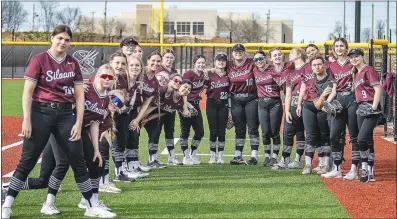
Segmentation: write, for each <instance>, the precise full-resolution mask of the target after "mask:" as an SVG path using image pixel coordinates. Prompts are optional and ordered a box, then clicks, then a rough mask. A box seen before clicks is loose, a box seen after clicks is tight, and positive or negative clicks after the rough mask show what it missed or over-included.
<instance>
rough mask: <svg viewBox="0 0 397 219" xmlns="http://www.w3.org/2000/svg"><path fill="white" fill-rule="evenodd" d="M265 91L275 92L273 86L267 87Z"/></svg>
mask: <svg viewBox="0 0 397 219" xmlns="http://www.w3.org/2000/svg"><path fill="white" fill-rule="evenodd" d="M265 90H266V92H268V93H270V92H272V91H273V88H272V86H265Z"/></svg>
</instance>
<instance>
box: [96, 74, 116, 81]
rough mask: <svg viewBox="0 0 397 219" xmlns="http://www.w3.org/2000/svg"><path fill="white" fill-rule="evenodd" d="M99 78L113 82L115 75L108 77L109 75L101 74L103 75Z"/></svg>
mask: <svg viewBox="0 0 397 219" xmlns="http://www.w3.org/2000/svg"><path fill="white" fill-rule="evenodd" d="M99 77H100V78H102V79H105V80H106V79H109V80H111V81H113V80H114V76H113V75H108V74H101V75H99Z"/></svg>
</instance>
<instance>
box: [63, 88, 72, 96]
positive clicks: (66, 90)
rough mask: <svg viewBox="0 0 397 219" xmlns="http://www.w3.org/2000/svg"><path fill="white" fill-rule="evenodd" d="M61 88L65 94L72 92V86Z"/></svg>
mask: <svg viewBox="0 0 397 219" xmlns="http://www.w3.org/2000/svg"><path fill="white" fill-rule="evenodd" d="M63 90H64V91H65V95H72V94H73V88H72V87H70V86H63Z"/></svg>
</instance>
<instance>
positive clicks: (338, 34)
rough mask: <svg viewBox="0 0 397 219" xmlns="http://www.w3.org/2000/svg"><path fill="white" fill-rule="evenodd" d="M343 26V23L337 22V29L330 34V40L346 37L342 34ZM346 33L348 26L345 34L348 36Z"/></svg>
mask: <svg viewBox="0 0 397 219" xmlns="http://www.w3.org/2000/svg"><path fill="white" fill-rule="evenodd" d="M342 26H343V25H342V22H340V21H335V27H334V31H332V32H331V33H329V35H328V36H329V38H330V39H335V38H338V37H345V36H342V34H343V29H342V28H343V27H342ZM346 32H347V27H346V25H345V34H346Z"/></svg>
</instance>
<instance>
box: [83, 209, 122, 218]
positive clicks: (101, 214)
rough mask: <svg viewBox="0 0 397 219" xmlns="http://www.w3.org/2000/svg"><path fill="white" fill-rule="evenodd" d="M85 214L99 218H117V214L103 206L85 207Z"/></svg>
mask: <svg viewBox="0 0 397 219" xmlns="http://www.w3.org/2000/svg"><path fill="white" fill-rule="evenodd" d="M84 216H86V217H97V218H115V217H117V215H116V214H115V213H113V212H110V211H107V210H105V209H103V208H101V207H90V208H86V209H85V213H84Z"/></svg>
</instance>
